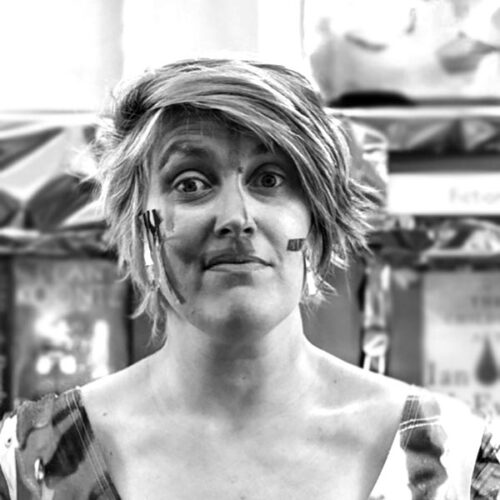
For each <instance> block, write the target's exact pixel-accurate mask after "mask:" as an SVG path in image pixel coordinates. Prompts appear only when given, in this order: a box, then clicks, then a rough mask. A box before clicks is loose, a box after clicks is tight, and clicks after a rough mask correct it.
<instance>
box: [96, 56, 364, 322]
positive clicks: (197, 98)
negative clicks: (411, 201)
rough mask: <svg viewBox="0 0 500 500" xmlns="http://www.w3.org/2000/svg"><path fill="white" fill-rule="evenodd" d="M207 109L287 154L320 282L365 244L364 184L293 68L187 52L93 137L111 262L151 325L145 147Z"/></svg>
mask: <svg viewBox="0 0 500 500" xmlns="http://www.w3.org/2000/svg"><path fill="white" fill-rule="evenodd" d="M207 115H209V116H210V117H212V118H213V119H217V120H222V121H224V122H225V123H227V124H228V125H230V126H236V127H239V128H240V129H242V130H244V131H248V132H250V133H253V134H254V135H256V136H257V137H258V138H259V139H260V140H262V141H263V142H264V143H266V144H268V145H271V146H272V147H277V148H279V149H280V150H282V151H283V152H285V154H287V155H288V156H289V158H290V159H291V160H292V161H293V163H294V165H295V167H296V169H297V173H298V177H299V180H300V184H301V186H302V189H303V192H304V195H305V198H306V201H307V202H308V204H309V207H310V210H311V214H312V230H311V233H312V234H311V236H312V240H313V241H314V242H315V243H314V247H313V248H312V252H311V253H312V262H313V268H314V273H315V277H316V281H317V283H318V285H319V288H320V289H323V290H326V289H327V288H328V286H327V284H326V281H325V277H326V275H327V273H328V272H329V270H331V268H332V267H335V266H345V265H346V263H347V261H348V257H349V255H350V254H351V253H353V252H358V251H359V250H360V249H366V248H367V242H366V233H367V230H368V229H369V226H368V223H367V217H366V216H367V213H368V212H369V211H370V210H371V208H372V205H371V201H370V190H369V188H367V187H365V186H363V185H360V184H359V183H357V182H356V181H355V180H354V179H353V178H352V177H351V176H350V175H349V170H350V164H351V161H352V155H351V146H350V137H349V135H348V133H347V132H346V128H345V127H344V126H343V125H342V123H340V122H339V121H337V120H335V119H334V118H332V117H331V116H328V115H327V114H326V112H325V110H324V109H323V106H322V102H321V100H320V98H319V96H318V95H317V93H316V92H315V90H314V89H313V88H312V86H311V85H310V83H309V81H308V80H307V79H306V78H305V77H304V76H302V75H301V74H299V73H297V72H295V71H293V70H291V69H288V68H286V67H283V66H279V65H273V64H266V63H259V62H252V61H245V60H232V59H192V60H184V61H180V62H176V63H173V64H168V65H165V66H163V67H160V68H158V69H155V70H152V71H148V72H146V73H145V74H143V75H142V76H140V77H139V78H138V79H137V80H135V81H134V82H132V83H129V84H128V85H126V86H125V87H124V88H122V89H121V90H120V91H119V92H118V94H117V95H116V96H115V100H114V106H113V109H112V111H111V114H110V116H109V118H108V120H107V126H105V127H102V128H101V130H100V133H99V135H98V138H97V139H96V142H95V152H96V154H97V157H98V161H99V169H98V180H99V181H100V185H101V196H102V200H103V203H104V207H105V214H106V217H107V221H108V223H109V231H110V237H111V241H112V242H113V244H114V245H116V249H117V251H118V255H119V263H120V266H121V268H122V269H123V270H124V271H125V273H126V274H127V275H128V276H130V278H131V279H132V282H133V283H134V285H135V287H136V288H137V290H138V292H139V296H140V297H141V299H142V300H141V305H140V306H139V309H138V311H139V312H142V311H144V310H146V311H147V312H148V313H149V314H150V315H151V316H152V318H153V320H154V321H155V322H156V323H157V324H158V321H159V320H161V319H162V318H161V316H162V315H164V312H165V306H166V304H165V302H164V299H162V298H160V300H158V296H157V294H156V293H154V292H152V290H151V288H150V285H149V282H148V277H147V273H146V269H145V263H144V255H143V234H142V223H141V221H140V218H139V214H140V213H141V212H142V211H143V210H144V209H145V203H146V201H147V193H148V188H149V178H150V168H151V165H150V163H151V162H150V154H151V151H152V150H153V147H154V145H155V144H157V142H158V141H159V140H161V139H160V138H161V134H160V132H161V131H163V132H164V128H165V126H167V127H168V124H169V123H172V122H173V121H175V120H178V119H181V120H182V119H184V118H185V117H195V118H196V117H197V116H199V117H201V116H207Z"/></svg>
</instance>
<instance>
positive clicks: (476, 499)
mask: <svg viewBox="0 0 500 500" xmlns="http://www.w3.org/2000/svg"><path fill="white" fill-rule="evenodd" d="M499 451H500V422H499V421H498V418H496V419H495V418H489V419H488V422H487V424H486V429H485V432H484V434H483V439H482V441H481V447H480V448H479V453H478V455H477V460H476V465H475V467H474V474H473V478H472V486H471V498H472V499H473V500H493V499H497V498H499V495H500V453H499Z"/></svg>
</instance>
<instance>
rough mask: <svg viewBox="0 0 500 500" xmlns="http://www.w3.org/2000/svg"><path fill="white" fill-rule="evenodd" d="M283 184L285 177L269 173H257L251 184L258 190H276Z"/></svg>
mask: <svg viewBox="0 0 500 500" xmlns="http://www.w3.org/2000/svg"><path fill="white" fill-rule="evenodd" d="M283 182H285V177H284V176H283V175H281V174H278V173H276V172H271V171H269V170H268V171H264V172H259V173H258V174H257V175H256V176H255V177H254V179H253V181H252V184H253V185H254V186H256V187H259V188H268V189H272V188H277V187H279V186H281V185H282V184H283Z"/></svg>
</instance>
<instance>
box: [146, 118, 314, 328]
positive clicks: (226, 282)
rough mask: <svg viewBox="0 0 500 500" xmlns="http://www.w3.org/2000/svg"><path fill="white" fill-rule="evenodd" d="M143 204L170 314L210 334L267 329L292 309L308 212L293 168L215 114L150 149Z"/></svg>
mask: <svg viewBox="0 0 500 500" xmlns="http://www.w3.org/2000/svg"><path fill="white" fill-rule="evenodd" d="M151 168H152V174H151V185H150V192H149V200H148V209H153V208H154V209H156V210H157V211H158V212H159V214H160V216H161V219H162V223H161V227H162V231H163V234H164V237H165V238H164V240H165V255H166V258H167V260H168V264H169V273H170V275H171V278H172V279H171V280H170V282H171V283H174V284H175V287H176V291H177V293H178V295H180V296H181V297H182V299H183V300H182V301H181V302H179V301H176V300H175V297H174V296H173V294H172V293H171V291H170V290H168V288H167V287H166V286H162V291H163V293H164V294H165V295H166V296H167V298H168V301H169V303H170V304H171V307H172V309H173V311H174V312H175V313H176V314H177V315H179V316H180V317H182V318H184V319H186V320H187V321H189V322H190V323H192V324H193V325H194V326H196V327H197V328H200V329H202V330H204V331H209V332H219V331H221V329H222V328H226V329H227V328H229V329H230V330H235V329H245V328H251V329H256V330H258V331H268V330H270V329H271V328H273V327H274V326H276V325H277V324H278V323H279V322H281V321H282V320H283V319H284V318H285V317H286V316H288V315H289V314H290V313H291V312H292V310H293V309H295V307H297V305H298V303H299V301H300V297H301V291H302V285H303V272H304V267H303V265H304V264H303V256H302V252H301V251H290V250H287V244H288V241H289V240H290V239H296V238H306V237H307V236H308V233H309V228H310V225H311V216H310V211H309V209H308V206H307V204H306V202H305V200H304V197H303V194H302V191H301V188H300V184H299V181H298V177H297V173H296V171H295V167H294V165H293V164H292V163H291V161H290V160H289V159H288V158H287V156H286V155H285V154H284V153H282V152H280V151H270V150H269V149H268V148H267V147H266V146H265V145H264V144H263V143H262V142H261V141H260V140H258V139H257V138H256V137H255V136H252V135H250V134H243V133H241V132H235V131H232V130H229V129H227V128H226V127H224V126H223V125H221V124H219V123H217V122H214V121H209V120H205V121H203V120H202V121H199V122H196V123H186V124H184V125H180V126H177V127H175V128H174V129H170V130H169V131H168V133H166V135H165V136H164V137H163V139H162V143H161V144H160V145H158V146H157V147H156V149H155V151H154V153H153V161H152V167H151Z"/></svg>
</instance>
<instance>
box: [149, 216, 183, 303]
mask: <svg viewBox="0 0 500 500" xmlns="http://www.w3.org/2000/svg"><path fill="white" fill-rule="evenodd" d="M141 217H142V221H143V223H144V228H145V235H146V241H147V246H148V248H149V255H147V252H146V251H145V257H144V262H145V263H146V272H148V277H149V278H150V283H151V286H152V288H153V289H154V290H158V289H159V288H160V284H161V281H160V280H161V277H162V276H163V277H164V282H165V284H166V286H167V287H168V289H169V290H170V292H171V293H172V294H173V296H174V297H175V300H177V302H179V303H181V304H182V303H184V302H185V299H184V297H183V296H182V295H181V293H180V291H179V286H178V283H177V281H176V280H175V279H174V274H173V271H172V269H171V268H170V265H169V262H168V259H167V256H166V253H165V248H164V239H165V238H164V235H163V234H162V230H161V226H160V224H161V217H160V215H159V214H158V212H157V211H156V210H155V209H152V210H148V211H146V212H144V213H142V214H141ZM148 263H149V264H150V271H147V266H148Z"/></svg>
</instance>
